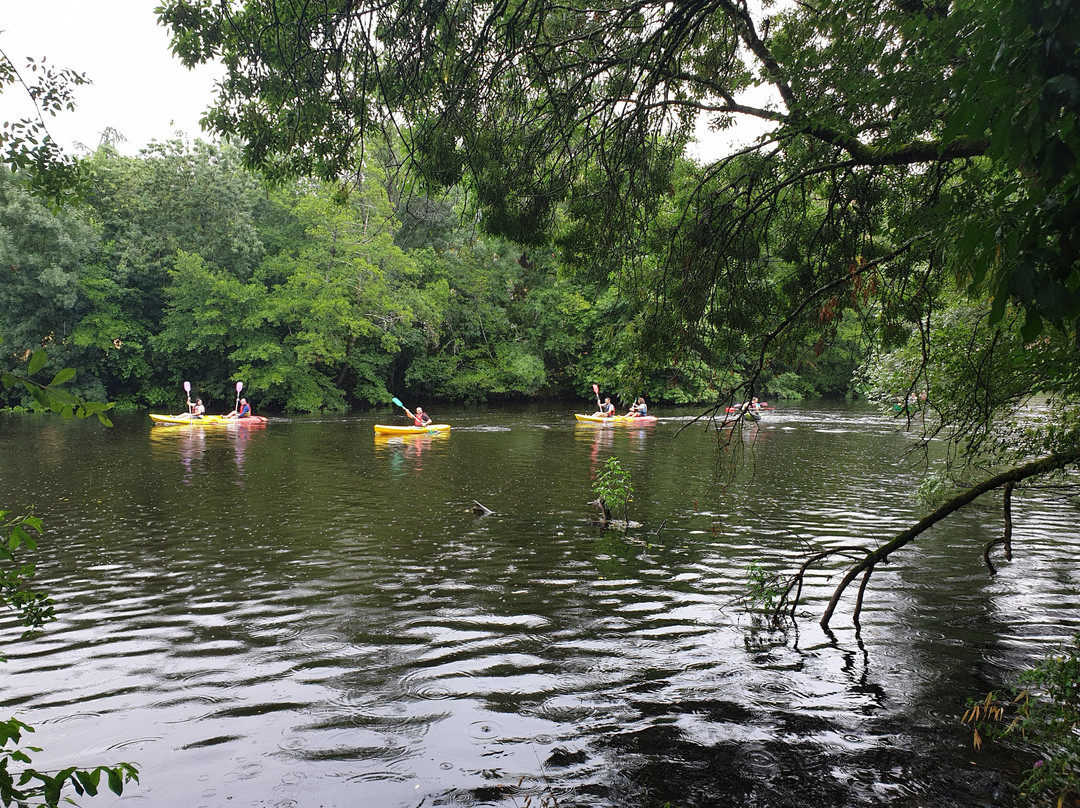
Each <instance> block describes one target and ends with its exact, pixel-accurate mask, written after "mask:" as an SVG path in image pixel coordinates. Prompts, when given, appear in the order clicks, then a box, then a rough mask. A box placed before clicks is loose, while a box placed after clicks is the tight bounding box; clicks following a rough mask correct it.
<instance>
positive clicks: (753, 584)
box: [746, 563, 780, 612]
mask: <svg viewBox="0 0 1080 808" xmlns="http://www.w3.org/2000/svg"><path fill="white" fill-rule="evenodd" d="M746 576H747V578H748V581H747V587H748V588H749V590H750V593H749V597H750V603H757V604H760V605H761V607H762V608H763V609H765V610H766V611H768V612H772V611H774V610H775V608H776V604H777V603H778V602H779V601H780V584H779V581H778V580H777V578H776V576H775V575H772V574H770V573H768V572H766V571H765V570H764V569H763V568H762V566H761V565H760V564H757V563H751V564H748V565H747V567H746Z"/></svg>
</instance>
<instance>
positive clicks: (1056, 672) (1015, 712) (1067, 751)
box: [962, 634, 1080, 808]
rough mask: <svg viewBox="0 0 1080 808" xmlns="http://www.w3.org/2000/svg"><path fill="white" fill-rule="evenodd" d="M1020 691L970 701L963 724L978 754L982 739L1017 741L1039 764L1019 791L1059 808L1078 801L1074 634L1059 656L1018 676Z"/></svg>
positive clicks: (1078, 691)
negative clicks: (968, 727)
mask: <svg viewBox="0 0 1080 808" xmlns="http://www.w3.org/2000/svg"><path fill="white" fill-rule="evenodd" d="M1020 683H1021V685H1023V686H1024V687H1023V688H1022V689H1014V690H1012V691H1008V692H1006V691H999V690H995V691H992V692H991V693H989V694H988V695H987V696H986V698H984V699H982V700H981V701H977V702H972V703H970V704H969V705H968V710H967V712H965V713H964V717H963V719H962V720H963V722H964V723H965V724H970V725H971V727H972V729H973V731H974V734H975V737H974V745H975V748H976V749H980V748H981V747H982V744H983V739H984V738H994V739H999V740H1003V739H1006V738H1010V737H1012V738H1020V739H1023V741H1024V742H1025V745H1026V746H1028V747H1030V748H1032V749H1034V750H1035V751H1036V752H1037V754H1039V755H1040V759H1039V760H1037V761H1036V762H1035V765H1034V766H1032V767H1031V769H1029V770H1028V772H1027V777H1026V778H1025V779H1024V782H1023V783H1022V784H1021V788H1022V789H1023V790H1024V791H1025V792H1026V795H1027V796H1028V797H1030V798H1031V799H1032V800H1035V799H1039V800H1040V801H1043V802H1044V804H1045V798H1046V797H1047V796H1051V797H1052V799H1053V804H1054V805H1057V806H1058V807H1059V808H1061V807H1062V806H1066V805H1075V804H1077V802H1078V801H1080V634H1078V635H1076V636H1075V637H1073V639H1072V642H1071V643H1070V644H1069V645H1068V646H1066V647H1065V648H1064V649H1062V651H1061V652H1060V653H1058V654H1056V655H1054V656H1052V657H1050V658H1048V659H1046V660H1044V661H1043V662H1042V663H1041V664H1039V665H1037V666H1036V667H1034V668H1032V669H1031V670H1029V671H1026V672H1025V673H1023V674H1021V676H1020Z"/></svg>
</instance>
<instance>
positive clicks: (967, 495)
mask: <svg viewBox="0 0 1080 808" xmlns="http://www.w3.org/2000/svg"><path fill="white" fill-rule="evenodd" d="M1077 463H1080V449H1077V450H1075V451H1071V452H1061V453H1056V454H1052V455H1049V456H1047V457H1043V458H1040V459H1039V460H1034V461H1032V462H1030V463H1027V464H1025V465H1022V466H1017V467H1015V468H1011V469H1008V470H1007V471H1003V472H1001V473H1000V474H995V475H994V476H993V477H989V478H988V479H986V480H984V481H983V482H981V483H979V484H978V485H976V486H973V487H971V488H969V489H968V490H967V491H964V492H963V493H962V494H959V495H958V496H955V497H953V498H952V499H950V500H949V501H948V502H946V503H945V504H943V505H942V506H940V507H939V508H937V509H936V510H934V511H933V512H932V513H930V514H928V515H927V516H925V517H923V518H922V519H920V520H919V521H918V522H917V523H916V524H914V525H912V526H911V527H910V528H908V529H907V530H904V531H903V532H901V533H899V534H897V535H896V536H895V537H894V538H893V539H892V540H890V541H888V542H886V543H885V544H883V545H881V546H880V547H878V548H876V549H870V548H868V547H861V548H853V547H850V546H845V547H840V548H835V549H831V550H823V551H819V552H817V553H814V554H813V555H811V556H810V557H808V558H807V559H806V561H804V563H803V565H802V566H801V567H800V568H799V570H798V572H796V573H795V574H794V575H793V576H792V578H791V580H790V582H789V584H788V587H787V590H786V592H785V598H784V599H782V600H781V602H780V604H779V605H778V606H777V610H778V611H779V610H782V609H783V610H787V609H788V608H790V610H791V612H792V614H794V610H795V608H796V607H797V606H798V600H799V596H800V594H801V591H802V584H803V581H804V579H805V576H806V573H807V572H808V571H809V570H810V569H811V567H813V566H814V565H815V564H818V563H820V562H821V561H824V560H825V559H826V558H830V557H832V556H836V555H843V556H848V557H850V556H851V555H852V553H855V552H858V553H865V555H863V557H862V558H860V559H859V560H858V561H857V562H855V563H854V564H853V565H852V566H851V567H850V568H848V570H847V572H846V573H845V574H844V577H843V579H842V580H841V581H840V583H839V584H837V586H836V588H835V589H834V590H833V594H832V597H831V598H830V599H829V603H828V606H826V608H825V611H824V613H823V614H822V616H821V620H820V623H821V626H822V627H823V628H828V627H829V623H830V622H831V620H832V617H833V614H834V613H835V612H836V608H837V606H838V605H839V603H840V600H841V598H842V597H843V595H844V593H845V592H846V591H847V589H848V587H849V586H850V585H851V584H852V582H853V581H855V579H856V578H858V577H859V576H860V575H862V576H863V580H862V582H861V583H860V586H859V593H858V596H857V600H856V603H855V609H854V612H853V615H852V619H853V621H854V622H855V623H856V624H858V622H859V612H860V610H861V608H862V600H863V595H864V593H865V590H866V586H867V583H868V582H869V579H870V576H871V575H873V573H874V570H875V569H876V567H877V565H878V564H884V563H887V561H888V559H889V556H891V555H892V554H893V553H895V552H896V551H897V550H900V549H901V548H903V547H905V546H906V545H908V544H910V543H911V542H913V541H915V539H916V538H917V537H918V536H920V535H921V534H922V533H925V532H926V531H927V530H929V529H930V528H931V527H933V526H934V525H936V524H937V523H938V522H940V521H942V520H943V519H945V518H947V517H948V516H950V515H952V514H953V513H956V512H957V511H958V510H960V509H961V508H964V507H965V506H967V505H969V504H971V503H972V502H974V501H975V500H976V499H978V498H979V497H981V496H982V495H983V494H986V493H988V492H990V491H993V490H995V489H998V488H1002V487H1005V488H1006V491H1007V492H1008V493H1009V495H1010V497H1011V493H1012V489H1013V488H1014V487H1015V486H1016V484H1017V483H1020V482H1022V481H1024V480H1027V479H1030V478H1032V477H1040V476H1043V475H1046V474H1050V473H1052V472H1055V471H1060V470H1061V469H1064V468H1066V467H1067V466H1070V465H1075V464H1077ZM1007 513H1008V514H1011V511H1007ZM792 591H794V592H795V594H794V596H793V597H790V598H788V597H787V594H788V593H791V592H792Z"/></svg>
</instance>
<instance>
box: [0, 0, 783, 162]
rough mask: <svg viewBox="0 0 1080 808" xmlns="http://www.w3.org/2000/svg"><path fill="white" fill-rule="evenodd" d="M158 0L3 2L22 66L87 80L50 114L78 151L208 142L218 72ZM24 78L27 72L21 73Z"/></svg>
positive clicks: (3, 99) (18, 97) (698, 151)
mask: <svg viewBox="0 0 1080 808" xmlns="http://www.w3.org/2000/svg"><path fill="white" fill-rule="evenodd" d="M158 2H159V0H0V49H2V50H3V51H4V52H5V53H6V54H7V55H8V57H9V58H10V59H11V60H12V61H13V62H14V63H15V66H16V67H17V68H18V69H19V70H20V71H23V70H24V68H25V66H26V57H33V58H35V59H37V60H40V59H42V57H44V58H46V60H47V61H48V62H49V63H50V64H51V65H53V66H54V67H56V68H65V67H66V68H72V69H74V70H77V71H79V72H81V73H85V74H86V75H87V77H88V78H89V79H90V80H91V81H92V82H93V84H91V85H84V86H82V87H78V88H75V102H76V108H75V111H74V112H62V113H60V114H58V115H57V116H56V117H46V119H45V121H46V125H47V126H48V129H49V132H50V133H51V134H52V136H53V138H55V139H56V141H57V142H58V143H59V144H60V145H61V147H62V148H64V149H65V150H71V151H73V152H75V153H78V152H80V151H81V149H80V144H81V146H85V147H87V148H89V149H90V150H93V149H96V148H97V146H98V145H99V144H100V142H101V135H102V133H103V132H104V131H105V129H106V128H108V127H111V128H113V129H115V130H117V131H118V132H120V134H122V135H123V136H124V138H126V141H125V142H123V143H119V144H117V147H118V148H119V150H120V152H121V153H123V154H128V155H136V154H138V152H139V150H140V149H142V148H143V147H145V146H146V145H147V144H148V143H149V142H150V141H152V140H158V141H165V140H171V139H173V138H175V137H177V134H178V133H182V134H183V135H184V136H186V137H187V138H188V139H194V138H197V137H201V138H203V139H207V136H206V135H205V134H203V133H202V131H201V130H200V128H199V118H200V117H201V116H202V114H203V112H204V111H205V109H206V108H207V107H208V106H209V105H210V101H211V98H212V97H213V91H214V82H215V80H216V79H217V78H218V76H219V75H220V74H221V68H220V67H217V66H213V65H209V66H208V65H203V66H200V67H199V68H197V69H195V70H190V71H189V70H187V69H186V68H185V67H184V66H183V65H181V64H180V62H179V60H177V59H175V58H174V57H173V56H172V54H171V52H170V50H169V35H168V32H167V31H166V29H165V28H163V27H161V26H159V25H158V24H157V17H156V15H155V14H154V6H156V5H157V4H158ZM27 75H28V76H29V75H31V74H29V73H28V74H27ZM32 115H33V107H32V106H31V105H30V103H29V101H28V100H27V98H26V94H25V92H23V91H22V89H21V88H20V87H18V86H17V85H16V86H12V87H9V88H7V89H6V91H5V92H3V94H0V122H2V121H13V120H18V119H21V118H24V117H31V116H32ZM766 128H768V127H765V126H763V125H761V124H757V125H755V124H753V123H751V124H749V125H748V126H741V127H740V128H739V131H738V132H725V133H710V132H708V131H707V130H706V129H705V127H704V126H703V125H699V127H698V139H699V143H698V144H696V145H695V146H691V148H690V149H689V154H691V155H692V156H694V157H697V158H698V159H705V160H706V161H708V160H710V159H714V158H716V157H717V156H719V155H720V154H724V153H728V152H730V151H732V150H733V149H734V148H736V147H737V146H741V145H744V144H745V143H747V142H749V141H750V140H752V139H753V138H754V137H756V136H757V135H758V134H760V133H761V132H762V131H763V130H764V129H766Z"/></svg>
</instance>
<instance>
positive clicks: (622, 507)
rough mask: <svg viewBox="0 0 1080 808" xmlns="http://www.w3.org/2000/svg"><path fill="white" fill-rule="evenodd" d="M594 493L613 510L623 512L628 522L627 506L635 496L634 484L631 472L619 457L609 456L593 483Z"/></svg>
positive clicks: (625, 520) (624, 518)
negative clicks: (620, 461) (625, 467)
mask: <svg viewBox="0 0 1080 808" xmlns="http://www.w3.org/2000/svg"><path fill="white" fill-rule="evenodd" d="M593 493H594V494H596V496H597V498H598V499H600V500H601V501H603V503H604V504H605V505H607V507H608V509H609V510H610V511H612V512H615V511H619V512H621V513H622V517H623V521H624V522H628V521H629V520H628V519H627V517H626V508H627V506H628V505H629V504H630V500H631V499H633V496H634V484H633V482H632V481H631V479H630V472H629V471H627V470H626V469H624V468H623V467H622V466H621V465H620V464H619V458H617V457H614V456H613V457H609V458H608V459H607V462H605V463H604V468H602V469H601V470H600V473H599V474H598V475H597V477H596V482H595V483H593Z"/></svg>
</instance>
